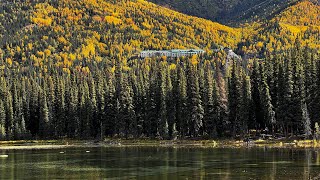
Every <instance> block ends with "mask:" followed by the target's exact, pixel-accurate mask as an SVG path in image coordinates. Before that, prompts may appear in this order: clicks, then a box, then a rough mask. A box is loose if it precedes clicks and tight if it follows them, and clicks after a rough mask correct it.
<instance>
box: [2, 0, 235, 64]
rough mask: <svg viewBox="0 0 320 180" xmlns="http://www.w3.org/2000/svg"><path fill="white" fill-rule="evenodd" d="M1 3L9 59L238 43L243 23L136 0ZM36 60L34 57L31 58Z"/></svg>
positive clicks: (81, 58) (65, 59)
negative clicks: (229, 24) (213, 19)
mask: <svg viewBox="0 0 320 180" xmlns="http://www.w3.org/2000/svg"><path fill="white" fill-rule="evenodd" d="M1 6H2V8H1V9H0V24H1V25H0V26H1V27H0V29H1V32H3V33H1V37H2V38H1V41H0V47H1V51H2V52H0V54H2V58H3V59H4V60H5V61H7V62H8V63H9V64H11V65H12V64H13V65H15V64H24V65H29V64H34V65H36V66H41V65H42V64H43V63H44V62H46V61H53V62H54V64H55V65H57V66H59V67H64V68H68V67H70V66H71V65H73V64H78V65H79V66H80V65H83V64H85V63H83V62H87V61H91V60H92V59H94V60H96V61H98V62H101V61H102V60H103V59H105V58H108V59H110V58H113V57H116V56H117V54H122V55H123V56H131V55H133V54H135V53H137V52H139V51H140V50H143V49H174V48H204V49H212V48H214V47H215V46H217V45H222V46H227V47H233V48H235V47H236V44H237V43H238V42H239V40H240V36H241V33H240V29H235V28H230V27H227V26H224V25H221V24H218V23H214V22H211V21H209V20H204V19H201V18H196V17H190V16H187V15H184V14H181V13H178V12H175V11H172V10H170V9H167V8H161V7H159V6H156V5H154V4H152V3H149V2H146V1H143V0H137V1H112V0H107V1H106V0H79V1H71V0H67V1H45V0H37V1H30V2H29V1H27V2H25V1H22V0H20V1H16V2H15V3H3V4H1ZM30 60H31V61H30Z"/></svg>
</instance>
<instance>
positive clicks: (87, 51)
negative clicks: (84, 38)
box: [81, 43, 96, 58]
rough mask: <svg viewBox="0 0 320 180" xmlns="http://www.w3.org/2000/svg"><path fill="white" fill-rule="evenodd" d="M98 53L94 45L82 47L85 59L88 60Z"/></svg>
mask: <svg viewBox="0 0 320 180" xmlns="http://www.w3.org/2000/svg"><path fill="white" fill-rule="evenodd" d="M95 53H96V49H95V46H94V44H93V43H89V44H88V45H86V46H85V45H82V51H81V54H82V55H83V57H84V58H88V57H89V56H93V55H95Z"/></svg>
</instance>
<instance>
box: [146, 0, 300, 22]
mask: <svg viewBox="0 0 320 180" xmlns="http://www.w3.org/2000/svg"><path fill="white" fill-rule="evenodd" d="M150 1H151V2H154V3H156V4H159V5H162V6H165V7H169V8H172V9H174V10H177V11H179V12H182V13H185V14H189V15H192V16H197V17H202V18H206V19H210V20H212V21H217V22H219V23H223V24H228V25H231V26H238V25H240V24H241V23H245V22H254V21H263V20H266V19H268V18H272V16H273V15H275V14H277V13H279V12H280V11H282V10H283V9H285V8H287V7H289V6H290V5H292V4H295V3H297V2H299V0H267V1H266V0H254V1H253V0H228V1H225V0H150Z"/></svg>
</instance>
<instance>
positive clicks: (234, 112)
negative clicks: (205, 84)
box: [228, 61, 241, 137]
mask: <svg viewBox="0 0 320 180" xmlns="http://www.w3.org/2000/svg"><path fill="white" fill-rule="evenodd" d="M240 86H241V84H240V80H239V69H238V65H237V62H236V61H233V65H232V70H231V77H230V80H229V98H228V100H229V121H230V123H231V124H230V125H231V129H230V130H231V132H232V136H233V137H235V136H236V135H237V134H238V133H239V132H240V104H241V98H240V97H241V91H240Z"/></svg>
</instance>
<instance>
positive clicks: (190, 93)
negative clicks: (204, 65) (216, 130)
mask: <svg viewBox="0 0 320 180" xmlns="http://www.w3.org/2000/svg"><path fill="white" fill-rule="evenodd" d="M193 58H194V57H192V59H191V60H189V61H188V64H187V97H188V99H187V100H188V101H187V106H188V112H189V114H188V116H189V117H188V119H189V135H190V136H191V137H198V136H200V135H202V134H201V132H200V129H201V128H202V126H203V114H204V110H203V106H202V102H201V95H200V88H199V80H198V72H197V66H196V65H195V64H194V63H195V59H193Z"/></svg>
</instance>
